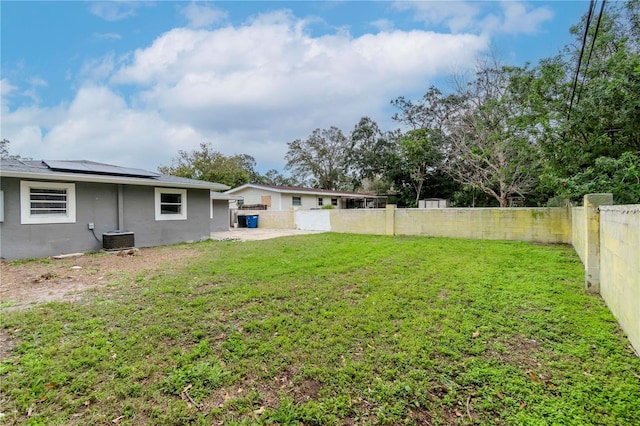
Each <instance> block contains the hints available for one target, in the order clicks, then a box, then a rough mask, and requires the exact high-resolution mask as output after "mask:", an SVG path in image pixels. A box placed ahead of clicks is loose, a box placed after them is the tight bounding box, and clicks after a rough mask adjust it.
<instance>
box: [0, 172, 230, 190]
mask: <svg viewBox="0 0 640 426" xmlns="http://www.w3.org/2000/svg"><path fill="white" fill-rule="evenodd" d="M0 177H13V178H24V179H46V180H59V181H71V182H89V183H111V184H123V185H140V186H158V187H171V188H185V189H209V190H214V191H224V190H226V189H229V186H227V185H223V184H221V183H215V182H205V181H202V183H189V182H165V181H161V180H154V179H143V178H134V177H129V178H127V177H120V176H104V175H99V176H98V175H85V174H78V173H38V172H24V171H11V170H8V171H7V170H0Z"/></svg>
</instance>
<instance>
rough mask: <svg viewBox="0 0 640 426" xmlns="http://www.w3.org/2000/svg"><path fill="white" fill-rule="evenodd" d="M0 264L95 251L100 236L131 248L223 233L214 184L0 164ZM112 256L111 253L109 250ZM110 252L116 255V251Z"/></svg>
mask: <svg viewBox="0 0 640 426" xmlns="http://www.w3.org/2000/svg"><path fill="white" fill-rule="evenodd" d="M0 178H1V181H0V189H1V190H0V256H2V257H3V258H4V259H20V258H28V257H42V256H50V255H56V254H63V253H73V252H86V251H95V250H100V249H101V248H102V247H103V240H104V239H103V237H104V235H103V234H107V237H108V238H109V239H110V241H111V240H112V239H113V241H115V244H116V246H117V244H118V241H116V240H114V238H116V237H113V236H114V235H115V236H120V237H123V239H122V240H121V241H122V243H125V242H128V241H129V239H134V240H135V246H136V247H149V246H157V245H163V244H173V243H177V242H183V241H193V240H198V239H201V238H203V237H209V236H210V234H211V232H212V231H218V230H228V229H229V211H228V203H229V201H228V200H229V199H232V198H233V197H229V196H227V195H224V194H220V193H216V192H213V191H217V190H225V189H228V188H229V187H228V186H226V185H222V184H219V183H211V182H204V181H199V180H192V179H184V178H179V177H175V176H167V175H161V174H158V173H154V172H149V171H146V170H140V169H132V168H126V167H118V166H112V165H108V164H102V163H95V162H90V161H48V160H45V161H20V160H2V162H1V163H0ZM109 248H114V247H109ZM115 248H117V247H115Z"/></svg>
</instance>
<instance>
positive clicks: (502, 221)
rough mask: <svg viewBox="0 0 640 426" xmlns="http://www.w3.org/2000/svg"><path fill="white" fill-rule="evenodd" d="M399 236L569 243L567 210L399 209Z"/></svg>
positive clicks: (397, 216)
mask: <svg viewBox="0 0 640 426" xmlns="http://www.w3.org/2000/svg"><path fill="white" fill-rule="evenodd" d="M395 216H396V220H395V233H396V234H398V235H429V236H438V237H453V238H477V239H488V240H518V241H536V242H542V243H568V242H569V241H570V226H569V212H568V211H567V210H566V209H564V208H510V209H499V208H486V209H468V208H466V209H399V210H396V212H395Z"/></svg>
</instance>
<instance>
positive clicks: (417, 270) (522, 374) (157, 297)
mask: <svg viewBox="0 0 640 426" xmlns="http://www.w3.org/2000/svg"><path fill="white" fill-rule="evenodd" d="M198 248H199V254H198V255H197V256H196V257H194V258H192V259H190V260H189V261H188V262H186V263H185V264H182V265H167V269H166V270H165V271H164V272H163V273H162V274H159V275H156V276H153V277H151V278H145V277H144V276H137V277H129V278H123V277H121V278H119V281H117V282H113V283H112V284H111V286H110V287H109V288H108V289H106V290H103V291H99V292H96V293H92V296H91V297H90V298H87V299H86V300H85V301H83V302H76V303H50V304H47V305H41V306H37V307H33V308H31V309H30V310H28V311H22V312H4V313H1V316H2V318H1V321H2V323H1V328H2V329H4V332H5V333H9V334H10V335H11V337H12V338H13V339H15V340H17V344H16V346H15V347H14V349H13V351H12V353H11V354H10V357H9V359H7V360H5V361H4V362H2V364H0V391H1V392H2V395H1V403H2V407H1V408H0V411H1V412H2V414H3V417H2V418H0V423H2V422H5V423H7V424H13V423H16V424H17V423H25V424H47V425H49V424H112V425H113V424H118V425H140V424H162V425H171V424H173V425H183V424H203V425H211V424H213V425H215V424H225V425H227V424H281V425H286V424H295V425H299V424H304V425H323V424H335V425H345V424H347V425H348V424H392V425H397V424H419V425H429V424H431V425H444V424H508V425H511V424H530V425H546V424H559V425H562V424H565V425H589V424H594V425H595V424H598V425H601V424H610V425H633V424H636V425H638V424H640V402H639V401H640V360H639V359H638V358H637V357H636V356H635V355H634V354H633V351H632V350H631V348H630V345H629V343H628V341H627V340H626V338H625V337H624V335H623V333H622V332H621V331H620V329H619V327H618V325H617V323H616V321H615V319H614V318H613V316H612V315H611V313H610V312H609V311H608V310H607V308H606V306H605V304H604V303H603V301H602V300H601V299H600V298H598V297H594V296H588V295H587V294H586V293H585V291H584V290H583V279H584V278H583V277H584V274H583V269H582V265H581V264H580V261H579V259H578V257H577V256H576V255H575V253H574V252H573V251H572V249H570V248H568V247H565V246H542V245H534V244H529V243H519V242H501V241H498V242H496V241H473V240H455V239H444V238H425V237H384V236H359V235H340V234H317V235H308V236H298V237H291V238H281V239H275V240H268V241H255V242H246V243H239V242H215V241H209V242H205V243H200V244H198ZM177 249H179V246H178V247H177Z"/></svg>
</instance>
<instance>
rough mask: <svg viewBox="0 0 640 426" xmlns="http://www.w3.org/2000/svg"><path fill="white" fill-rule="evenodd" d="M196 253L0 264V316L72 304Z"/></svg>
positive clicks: (179, 250) (163, 250) (144, 252)
mask: <svg viewBox="0 0 640 426" xmlns="http://www.w3.org/2000/svg"><path fill="white" fill-rule="evenodd" d="M197 253H198V251H197V249H196V248H195V247H189V246H186V247H175V246H174V247H157V248H150V249H141V250H135V251H123V252H117V253H98V254H90V255H83V256H79V257H72V258H67V259H59V260H56V259H53V258H46V259H42V260H36V261H29V262H26V263H15V262H13V263H12V262H1V263H0V313H1V312H3V311H5V312H6V311H9V310H15V309H26V308H29V307H31V306H33V305H36V304H39V303H46V302H52V301H66V302H68V301H74V300H78V299H80V298H82V297H83V295H84V293H85V292H86V291H87V290H91V289H95V288H100V287H105V286H106V285H107V284H109V283H111V282H113V281H116V280H118V279H134V278H135V277H138V276H140V275H141V274H143V275H145V276H146V275H151V274H153V273H154V272H156V271H158V270H159V269H160V268H163V267H165V266H166V265H167V264H171V265H176V264H180V263H182V262H184V261H185V260H186V259H187V258H189V257H192V256H195V255H196V254H197Z"/></svg>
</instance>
